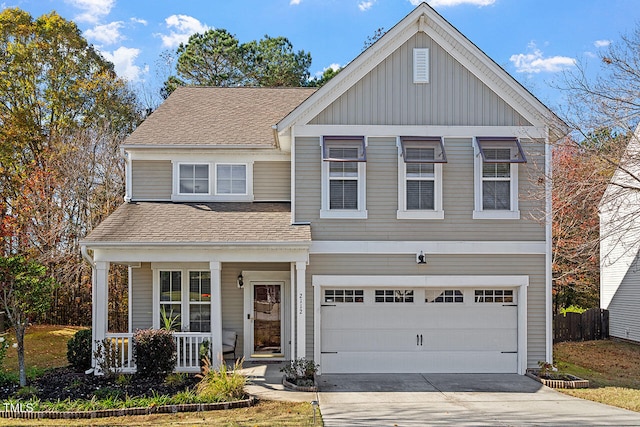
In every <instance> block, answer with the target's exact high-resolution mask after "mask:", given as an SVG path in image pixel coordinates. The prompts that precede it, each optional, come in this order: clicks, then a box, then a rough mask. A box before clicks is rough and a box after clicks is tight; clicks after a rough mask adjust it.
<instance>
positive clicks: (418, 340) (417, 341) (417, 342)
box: [416, 334, 420, 345]
mask: <svg viewBox="0 0 640 427" xmlns="http://www.w3.org/2000/svg"><path fill="white" fill-rule="evenodd" d="M416 345H420V335H418V334H416Z"/></svg>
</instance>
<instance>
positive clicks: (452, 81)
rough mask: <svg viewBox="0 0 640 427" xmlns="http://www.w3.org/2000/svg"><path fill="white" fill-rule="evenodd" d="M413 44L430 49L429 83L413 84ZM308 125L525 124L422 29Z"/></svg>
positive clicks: (525, 122) (510, 108)
mask: <svg viewBox="0 0 640 427" xmlns="http://www.w3.org/2000/svg"><path fill="white" fill-rule="evenodd" d="M413 48H429V57H430V58H429V59H430V82H429V83H428V84H414V83H413ZM310 124H342V125H373V124H375V125H458V126H463V125H467V126H522V125H528V124H529V123H528V122H527V120H525V119H524V118H523V117H522V116H521V115H520V114H519V113H518V112H517V111H516V110H514V109H513V108H512V107H511V106H510V105H508V104H507V103H506V102H505V101H504V100H502V99H500V98H499V97H498V95H497V94H496V93H495V92H493V91H492V90H491V89H489V87H488V86H487V85H485V84H484V83H483V82H482V81H481V80H480V79H478V78H477V77H476V76H475V75H473V74H472V73H471V72H470V71H469V70H467V69H466V68H464V67H463V66H462V65H461V64H460V63H459V62H458V61H456V60H455V59H454V58H453V57H452V56H451V55H450V54H449V53H447V52H446V51H445V50H444V49H443V48H442V47H441V46H439V45H438V44H437V43H435V42H434V41H433V40H432V39H431V38H430V37H428V36H427V35H426V34H424V33H418V34H416V35H414V36H413V37H412V38H411V39H409V40H408V41H407V42H406V43H405V44H404V45H402V46H401V47H400V48H398V49H397V50H396V51H395V52H394V53H393V54H391V55H390V56H389V57H387V58H386V59H385V60H384V61H383V62H382V63H380V64H379V65H378V66H376V67H375V68H374V69H373V70H372V71H371V72H369V73H368V74H367V75H366V76H365V77H364V78H362V79H361V80H360V81H359V82H357V83H356V84H355V85H353V86H352V87H351V88H349V89H348V90H347V91H346V92H345V93H344V94H343V95H342V96H340V97H339V98H338V99H337V100H336V101H334V102H333V103H332V104H331V105H329V106H328V107H327V108H326V109H325V110H323V111H322V112H321V113H320V114H319V115H318V116H317V117H315V118H314V119H313V120H312V121H311V122H310Z"/></svg>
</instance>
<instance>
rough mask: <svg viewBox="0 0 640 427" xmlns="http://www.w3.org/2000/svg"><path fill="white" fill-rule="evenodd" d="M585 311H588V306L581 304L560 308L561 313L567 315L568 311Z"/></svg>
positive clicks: (579, 312) (580, 312)
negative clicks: (581, 305)
mask: <svg viewBox="0 0 640 427" xmlns="http://www.w3.org/2000/svg"><path fill="white" fill-rule="evenodd" d="M585 311H587V309H586V308H582V307H579V306H577V305H570V306H569V307H566V308H561V309H560V313H561V314H562V315H563V316H566V315H567V313H578V314H582V313H584V312H585Z"/></svg>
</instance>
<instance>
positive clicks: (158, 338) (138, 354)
mask: <svg viewBox="0 0 640 427" xmlns="http://www.w3.org/2000/svg"><path fill="white" fill-rule="evenodd" d="M133 358H134V359H135V361H136V367H137V370H138V375H140V376H143V377H161V378H162V377H166V376H167V375H169V374H170V373H171V372H173V370H174V369H175V367H176V360H177V358H176V343H175V341H174V340H173V333H172V332H171V331H167V330H166V329H138V330H137V331H136V333H135V334H134V335H133Z"/></svg>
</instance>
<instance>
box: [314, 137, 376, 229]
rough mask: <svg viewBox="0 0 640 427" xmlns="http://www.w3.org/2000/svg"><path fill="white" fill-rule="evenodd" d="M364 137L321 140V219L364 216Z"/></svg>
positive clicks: (325, 138)
mask: <svg viewBox="0 0 640 427" xmlns="http://www.w3.org/2000/svg"><path fill="white" fill-rule="evenodd" d="M365 162H366V152H365V142H364V137H361V136H358V137H329V136H325V137H324V138H323V140H322V209H321V211H320V217H321V218H366V217H367V211H366V209H365V200H366V199H365V164H366V163H365Z"/></svg>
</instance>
